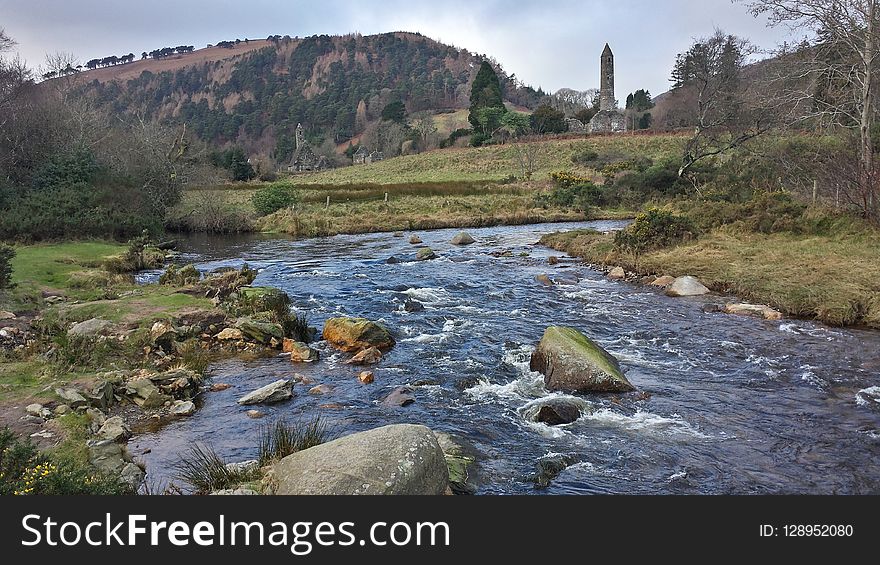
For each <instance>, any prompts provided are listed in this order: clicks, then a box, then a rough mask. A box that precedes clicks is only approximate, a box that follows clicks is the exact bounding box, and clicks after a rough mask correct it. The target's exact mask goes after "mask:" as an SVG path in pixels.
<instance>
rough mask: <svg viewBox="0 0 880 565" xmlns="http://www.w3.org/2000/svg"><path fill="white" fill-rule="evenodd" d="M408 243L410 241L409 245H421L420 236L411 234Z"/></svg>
mask: <svg viewBox="0 0 880 565" xmlns="http://www.w3.org/2000/svg"><path fill="white" fill-rule="evenodd" d="M409 243H410V245H421V244H422V238H420V237H419V236H417V235H414V236H412V237H410V238H409Z"/></svg>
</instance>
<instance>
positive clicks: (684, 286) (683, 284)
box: [666, 276, 709, 296]
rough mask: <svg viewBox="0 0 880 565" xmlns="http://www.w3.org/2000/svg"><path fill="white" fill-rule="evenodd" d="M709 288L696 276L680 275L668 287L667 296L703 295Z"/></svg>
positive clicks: (707, 292)
mask: <svg viewBox="0 0 880 565" xmlns="http://www.w3.org/2000/svg"><path fill="white" fill-rule="evenodd" d="M704 294H709V289H708V288H706V286H705V285H704V284H703V283H701V282H700V281H699V280H697V278H696V277H691V276H687V277H678V278H677V279H675V280H674V281H673V282H672V284H670V285H669V286H668V287H666V295H667V296H703V295H704Z"/></svg>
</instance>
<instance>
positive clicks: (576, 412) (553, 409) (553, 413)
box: [535, 399, 581, 426]
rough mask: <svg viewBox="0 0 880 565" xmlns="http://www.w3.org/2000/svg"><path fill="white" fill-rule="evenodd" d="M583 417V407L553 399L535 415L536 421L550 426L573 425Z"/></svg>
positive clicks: (543, 405)
mask: <svg viewBox="0 0 880 565" xmlns="http://www.w3.org/2000/svg"><path fill="white" fill-rule="evenodd" d="M580 417H581V407H580V406H579V405H578V404H577V403H576V402H572V401H567V400H564V399H553V400H549V401H547V402H545V403H544V404H542V405H541V407H540V408H539V409H538V413H537V414H535V421H536V422H540V423H542V424H547V425H548V426H562V425H565V424H571V423H572V422H575V421H577V419H578V418H580Z"/></svg>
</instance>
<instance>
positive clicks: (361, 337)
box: [324, 318, 394, 353]
mask: <svg viewBox="0 0 880 565" xmlns="http://www.w3.org/2000/svg"><path fill="white" fill-rule="evenodd" d="M324 339H325V340H327V342H328V343H329V344H330V345H332V346H333V347H335V348H336V349H340V350H342V351H346V352H349V353H350V352H356V351H361V350H362V349H369V348H370V347H375V348H376V349H378V350H380V351H385V350H388V349H391V348H392V347H394V338H393V337H392V336H391V333H390V332H389V331H388V330H387V329H385V328H384V327H382V326H381V325H379V324H377V323H376V322H371V321H369V320H366V319H364V318H330V319H329V320H327V321H326V322H324Z"/></svg>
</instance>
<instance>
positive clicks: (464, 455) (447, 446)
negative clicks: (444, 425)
mask: <svg viewBox="0 0 880 565" xmlns="http://www.w3.org/2000/svg"><path fill="white" fill-rule="evenodd" d="M434 436H435V437H436V438H437V443H438V444H439V445H440V449H442V450H443V455H444V456H445V457H446V470H447V471H448V473H449V488H450V489H451V490H452V494H458V495H472V494H475V493H476V491H477V489H476V487H475V486H474V485H471V484H470V483H469V482H468V479H469V472H468V467H470V466H471V465H473V464H474V463H475V462H476V457H474V454H475V453H476V452H475V450H473V449H467V450H466V449H465V447H464V446H463V445H462V443H461V439H460V438H458V437H456V436H453V435H451V434H447V433H445V432H434Z"/></svg>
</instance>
